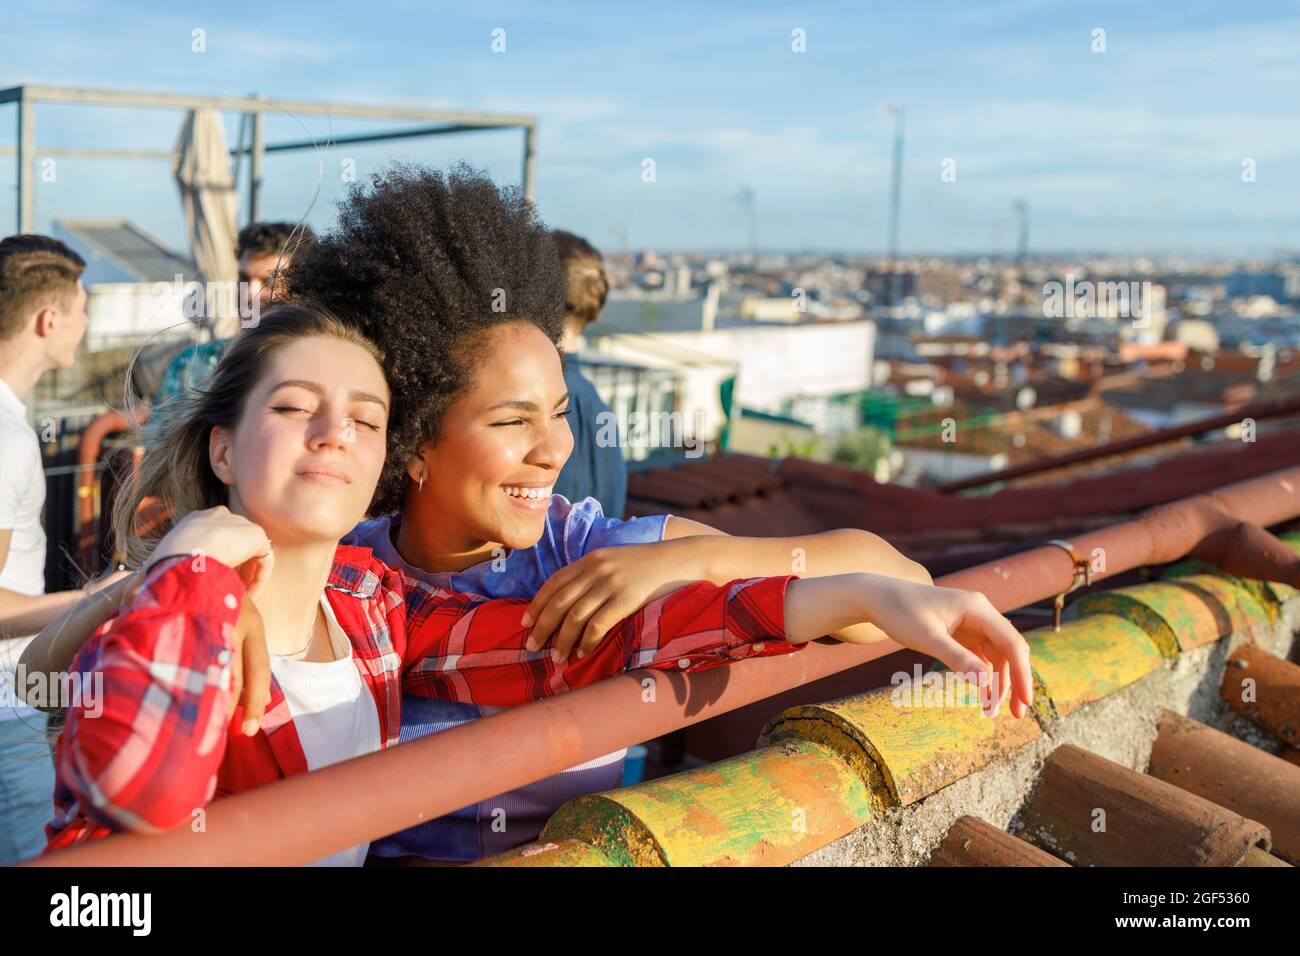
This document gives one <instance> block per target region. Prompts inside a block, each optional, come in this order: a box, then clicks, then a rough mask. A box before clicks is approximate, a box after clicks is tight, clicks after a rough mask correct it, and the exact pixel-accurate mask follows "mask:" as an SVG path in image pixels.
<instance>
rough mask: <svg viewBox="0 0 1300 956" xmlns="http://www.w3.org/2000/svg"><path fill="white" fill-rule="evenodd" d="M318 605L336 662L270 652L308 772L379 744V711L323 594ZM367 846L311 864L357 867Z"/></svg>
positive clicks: (368, 751) (342, 851) (358, 846)
mask: <svg viewBox="0 0 1300 956" xmlns="http://www.w3.org/2000/svg"><path fill="white" fill-rule="evenodd" d="M321 606H322V607H323V608H324V609H325V625H326V628H327V630H328V631H329V635H330V644H331V646H332V647H333V648H334V656H335V657H336V658H337V660H333V661H297V660H290V659H288V658H285V657H278V656H276V655H274V654H272V655H271V672H272V673H273V674H274V675H275V679H276V681H277V682H278V683H279V685H280V690H281V691H282V692H283V693H284V699H285V703H287V704H288V705H289V714H290V716H292V717H293V724H294V728H295V729H296V730H297V731H298V739H299V741H301V742H302V749H303V752H304V753H305V754H306V756H307V769H308V770H319V769H320V768H321V767H328V766H329V765H330V764H334V763H338V762H340V761H342V760H349V759H351V758H352V757H359V756H361V755H362V754H368V753H373V752H374V751H376V750H378V749H379V748H380V743H381V742H380V739H379V711H378V709H377V708H376V707H375V698H374V696H373V695H372V694H371V693H370V690H369V688H367V687H366V685H365V683H364V682H363V681H362V680H361V674H360V672H359V671H358V670H357V665H356V662H355V661H354V660H353V658H352V644H351V642H350V641H349V640H348V638H347V635H346V634H344V633H343V629H342V628H341V627H340V626H339V622H338V619H337V618H335V616H334V610H333V609H332V608H331V607H330V605H329V601H327V600H326V599H325V595H323V594H322V595H321ZM369 849H370V844H369V843H362V844H359V845H357V846H354V847H352V848H351V849H348V850H341V851H340V852H338V853H334V854H331V855H330V856H327V857H324V858H323V859H320V860H317V861H316V862H315V863H314V864H312V865H313V866H360V865H361V864H362V863H364V862H365V859H366V852H367V851H368V850H369Z"/></svg>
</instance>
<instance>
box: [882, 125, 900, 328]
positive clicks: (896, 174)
mask: <svg viewBox="0 0 1300 956" xmlns="http://www.w3.org/2000/svg"><path fill="white" fill-rule="evenodd" d="M885 113H886V114H888V115H889V116H890V117H891V118H892V119H893V121H894V163H893V169H892V171H891V173H890V178H889V240H888V242H889V245H888V252H889V286H890V288H889V302H890V305H893V304H895V302H896V301H897V296H896V295H895V293H896V292H897V285H898V278H899V277H898V276H897V275H895V269H896V264H897V260H898V209H899V204H900V203H901V201H902V197H903V107H902V106H900V105H899V104H897V103H891V104H890V105H889V106H887V107H885Z"/></svg>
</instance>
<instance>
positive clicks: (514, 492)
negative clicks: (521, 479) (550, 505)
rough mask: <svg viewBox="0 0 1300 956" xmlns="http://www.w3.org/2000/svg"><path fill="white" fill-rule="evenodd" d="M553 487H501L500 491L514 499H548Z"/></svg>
mask: <svg viewBox="0 0 1300 956" xmlns="http://www.w3.org/2000/svg"><path fill="white" fill-rule="evenodd" d="M553 487H554V486H553V485H548V486H547V487H545V488H517V487H514V486H513V485H502V487H501V490H502V491H504V492H505V493H506V494H508V495H511V496H513V497H515V498H533V499H537V498H546V497H549V496H550V494H551V488H553Z"/></svg>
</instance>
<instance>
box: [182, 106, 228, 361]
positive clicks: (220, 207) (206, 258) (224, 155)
mask: <svg viewBox="0 0 1300 956" xmlns="http://www.w3.org/2000/svg"><path fill="white" fill-rule="evenodd" d="M172 172H173V173H174V174H175V176H176V184H177V186H179V187H180V191H181V205H182V207H183V208H184V210H185V229H186V232H187V233H188V234H189V237H190V246H191V248H192V249H193V251H194V263H195V265H196V266H197V267H198V270H199V273H200V274H201V276H202V278H203V281H204V282H206V283H232V284H233V283H234V282H235V281H236V280H237V279H238V277H239V264H238V262H237V261H236V259H235V235H236V222H235V215H236V208H237V201H236V196H235V178H234V176H233V175H232V173H231V171H230V152H229V150H228V149H227V147H226V131H225V127H224V126H223V125H222V123H221V114H219V113H218V112H217V111H216V110H214V109H210V108H207V107H204V108H202V109H197V110H190V111H189V112H188V113H187V114H186V116H185V122H184V123H182V124H181V134H180V139H179V140H178V141H177V143H176V155H175V158H174V159H173V160H172ZM208 288H212V287H211V286H209V287H208ZM231 288H233V285H232V286H231ZM207 300H208V302H209V303H212V302H219V303H223V304H224V305H225V308H222V309H221V310H220V311H221V312H222V313H223V314H221V315H216V316H213V315H208V316H207V320H208V323H210V326H211V330H212V332H213V334H214V335H215V336H216V337H217V338H225V337H228V336H230V335H233V334H234V333H235V332H236V331H238V329H239V312H238V304H239V303H238V299H237V298H235V297H232V296H213V295H208V296H207Z"/></svg>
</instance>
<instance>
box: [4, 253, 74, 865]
mask: <svg viewBox="0 0 1300 956" xmlns="http://www.w3.org/2000/svg"><path fill="white" fill-rule="evenodd" d="M85 268H86V263H85V261H84V260H82V258H81V257H80V256H78V255H77V254H76V253H75V252H73V251H72V250H71V249H69V248H68V247H67V246H66V245H64V244H63V243H62V242H59V241H58V240H57V239H51V238H48V237H46V236H36V235H18V236H9V237H8V238H6V239H4V240H3V241H0V865H6V864H9V863H13V862H15V861H17V860H19V859H21V858H23V857H27V856H31V855H32V854H33V853H35V852H36V851H38V850H40V848H41V847H42V846H43V845H44V842H45V839H44V834H43V828H44V825H45V821H46V820H47V819H48V818H49V815H50V807H51V805H52V801H53V797H54V765H53V763H52V761H51V759H50V750H49V746H48V744H47V743H46V739H45V726H46V720H47V718H46V715H45V714H43V713H40V712H38V711H36V710H33V709H32V708H30V707H27V706H20V704H19V700H18V698H17V697H16V696H15V693H14V678H15V674H14V670H15V665H16V663H17V661H18V656H19V654H21V652H22V650H23V648H24V647H26V646H27V644H28V643H29V641H30V640H31V638H30V637H24V636H23V635H34V634H35V633H36V632H37V631H39V630H41V628H43V627H45V626H46V625H47V624H49V623H50V622H51V621H53V620H54V619H55V618H56V617H58V615H59V614H61V613H62V612H63V611H65V610H66V609H68V608H70V607H72V606H73V605H75V604H76V603H77V602H78V601H79V600H81V598H82V597H84V596H85V595H86V594H87V593H88V591H84V590H77V591H63V592H60V593H57V594H46V593H45V530H44V528H43V527H42V526H41V511H42V509H43V508H44V506H45V471H44V466H43V462H42V459H41V446H40V440H39V439H38V437H37V434H36V431H35V429H34V428H32V425H31V423H30V422H29V421H28V413H27V405H26V404H25V402H26V399H27V396H28V395H29V393H30V392H31V391H32V389H33V388H35V387H36V382H37V380H39V379H40V377H41V376H42V375H43V374H44V373H45V372H47V371H49V370H51V369H59V368H69V367H71V366H72V364H73V362H74V361H75V359H76V354H77V346H78V345H80V344H81V339H82V337H83V336H84V335H85V333H86V325H87V317H86V289H85V286H83V285H82V283H81V273H82V271H83V270H84V269H85Z"/></svg>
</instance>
